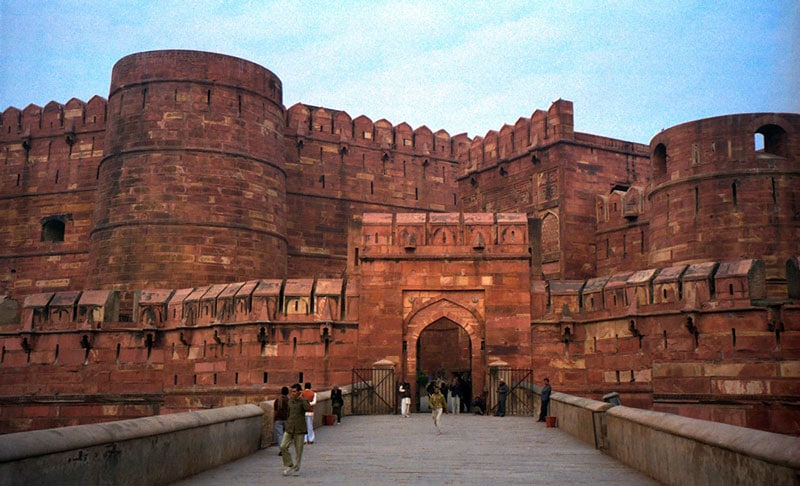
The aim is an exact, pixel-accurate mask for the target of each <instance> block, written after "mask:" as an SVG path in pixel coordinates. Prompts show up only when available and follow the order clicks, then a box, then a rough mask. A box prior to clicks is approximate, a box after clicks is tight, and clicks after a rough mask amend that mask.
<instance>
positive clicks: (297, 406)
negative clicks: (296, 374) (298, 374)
mask: <svg viewBox="0 0 800 486" xmlns="http://www.w3.org/2000/svg"><path fill="white" fill-rule="evenodd" d="M302 391H303V387H301V386H300V383H295V384H294V385H292V391H291V392H290V395H289V417H288V418H287V419H286V430H285V431H284V433H283V440H282V441H281V459H283V465H284V467H285V469H284V470H283V475H284V476H288V475H289V474H293V475H294V476H298V475H299V474H300V461H301V460H302V458H303V443H304V441H305V435H306V432H307V429H306V412H307V411H308V410H310V409H311V405H309V404H308V400H306V399H305V398H303V397H302V396H300V394H301V393H302ZM292 444H294V452H295V459H294V461H292V454H291V452H289V446H290V445H292Z"/></svg>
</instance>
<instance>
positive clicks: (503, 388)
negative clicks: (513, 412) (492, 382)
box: [494, 380, 508, 417]
mask: <svg viewBox="0 0 800 486" xmlns="http://www.w3.org/2000/svg"><path fill="white" fill-rule="evenodd" d="M507 398H508V385H506V382H505V381H504V380H500V384H499V385H497V411H496V412H495V413H494V415H495V417H505V416H506V399H507Z"/></svg>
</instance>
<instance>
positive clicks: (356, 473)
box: [178, 413, 658, 486]
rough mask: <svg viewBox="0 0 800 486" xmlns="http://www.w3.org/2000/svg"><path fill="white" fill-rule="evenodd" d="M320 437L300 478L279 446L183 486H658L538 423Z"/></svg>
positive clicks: (479, 419)
mask: <svg viewBox="0 0 800 486" xmlns="http://www.w3.org/2000/svg"><path fill="white" fill-rule="evenodd" d="M316 432H317V438H316V441H315V442H314V444H311V445H307V446H305V448H304V451H303V461H302V463H301V470H300V476H299V477H283V476H282V475H281V471H282V470H283V466H282V463H281V458H280V457H278V448H277V447H275V446H273V447H270V448H268V449H263V450H261V451H259V452H257V453H255V454H253V455H251V456H248V457H245V458H243V459H240V460H239V461H236V462H233V463H230V464H227V465H225V466H222V467H219V468H216V469H213V470H211V471H206V472H205V473H202V474H199V475H197V476H194V477H192V478H189V479H187V480H184V481H181V482H179V483H178V484H181V485H215V486H216V485H221V484H224V485H245V484H246V485H252V484H276V483H282V484H285V483H287V482H296V483H297V484H303V485H309V484H323V483H324V484H351V485H359V486H366V485H372V484H437V485H445V484H458V485H472V484H476V485H477V484H481V485H486V484H492V483H493V482H497V483H499V484H503V485H509V484H549V485H554V484H565V485H571V484H614V485H615V486H617V485H626V484H630V485H646V484H658V483H656V482H654V481H653V480H652V479H649V478H648V477H647V476H644V475H642V474H641V473H639V472H637V471H635V470H633V469H631V468H628V467H627V466H624V465H623V464H621V463H618V462H617V461H615V460H614V459H612V458H610V457H608V456H606V455H604V454H603V453H602V452H600V451H598V450H595V449H594V448H593V447H591V446H589V445H587V444H584V443H583V442H580V441H579V440H578V439H576V438H574V437H572V436H571V435H569V434H567V433H566V432H562V431H560V430H559V429H556V428H546V427H545V424H544V423H539V422H536V421H535V420H534V419H533V418H531V417H503V418H499V417H483V416H476V415H470V414H462V415H445V416H443V419H442V435H436V434H435V429H434V427H433V421H432V420H431V417H430V415H429V414H426V413H418V414H413V415H412V416H411V417H410V418H407V419H404V418H402V416H400V415H373V416H355V417H344V419H343V420H342V423H341V424H337V425H335V426H327V427H326V426H323V427H320V428H319V429H318V430H317V431H316ZM292 453H294V451H293V450H292Z"/></svg>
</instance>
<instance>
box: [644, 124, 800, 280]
mask: <svg viewBox="0 0 800 486" xmlns="http://www.w3.org/2000/svg"><path fill="white" fill-rule="evenodd" d="M650 150H651V156H652V169H653V172H652V179H651V186H650V187H651V189H650V192H649V195H648V197H649V198H650V201H651V214H652V216H651V218H650V235H649V241H650V243H649V247H650V253H649V254H650V264H651V265H652V266H659V265H661V266H663V265H664V264H667V263H668V264H680V263H692V262H697V261H708V260H715V261H722V260H729V259H738V258H758V259H762V260H764V262H765V264H766V268H767V278H768V280H771V281H773V282H775V283H780V281H781V280H783V278H784V275H783V274H784V265H785V262H786V260H787V259H788V258H791V257H792V256H793V255H796V254H797V252H798V248H800V247H799V246H798V241H800V220H799V219H798V214H800V190H798V188H800V170H798V169H800V115H797V114H787V113H752V114H741V115H729V116H721V117H715V118H707V119H703V120H697V121H693V122H689V123H684V124H682V125H678V126H675V127H672V128H669V129H667V130H664V131H662V132H661V133H659V134H658V135H656V136H655V137H654V138H653V140H652V141H651V142H650Z"/></svg>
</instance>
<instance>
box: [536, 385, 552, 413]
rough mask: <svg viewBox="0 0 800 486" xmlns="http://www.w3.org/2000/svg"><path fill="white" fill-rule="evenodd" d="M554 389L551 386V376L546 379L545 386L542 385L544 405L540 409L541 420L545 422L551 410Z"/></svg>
mask: <svg viewBox="0 0 800 486" xmlns="http://www.w3.org/2000/svg"><path fill="white" fill-rule="evenodd" d="M552 391H553V389H552V388H550V378H545V379H544V386H543V387H542V407H541V410H540V411H539V422H544V421H545V417H547V412H548V411H549V410H550V393H551V392H552Z"/></svg>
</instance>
